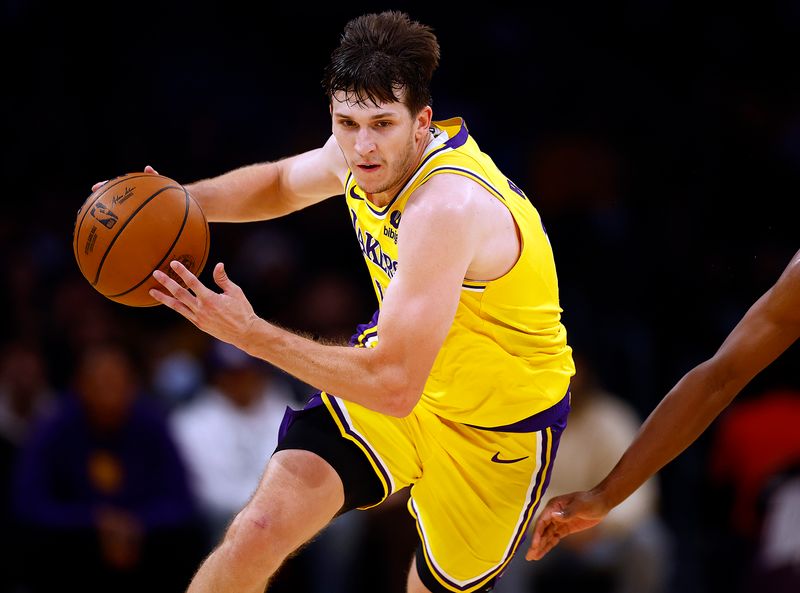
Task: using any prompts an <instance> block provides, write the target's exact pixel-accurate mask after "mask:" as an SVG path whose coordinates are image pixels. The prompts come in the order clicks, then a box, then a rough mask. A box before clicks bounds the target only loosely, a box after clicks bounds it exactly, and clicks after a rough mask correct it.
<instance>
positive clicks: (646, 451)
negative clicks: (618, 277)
mask: <svg viewBox="0 0 800 593" xmlns="http://www.w3.org/2000/svg"><path fill="white" fill-rule="evenodd" d="M709 364H710V363H709V362H706V363H704V364H702V365H700V366H698V367H697V368H695V369H693V370H692V371H690V372H689V373H687V374H686V375H685V376H684V377H683V378H682V379H681V380H680V381H679V382H678V384H677V385H675V387H674V388H673V389H672V390H671V391H670V392H669V393H668V394H667V395H666V397H664V399H663V400H662V401H661V402H660V403H659V405H658V406H657V407H656V408H655V410H653V412H652V413H651V414H650V416H649V417H648V418H647V420H645V422H644V424H643V425H642V428H641V429H640V430H639V433H638V434H637V436H636V438H635V439H634V441H633V443H631V445H630V446H629V447H628V449H627V450H626V452H625V454H624V455H623V456H622V458H621V459H620V460H619V462H618V463H617V465H616V466H615V467H614V469H613V470H611V472H610V473H609V474H608V476H606V478H605V479H604V480H603V481H602V482H600V483H599V484H598V485H597V486H595V488H593V490H592V492H593V493H594V494H595V495H597V496H599V497H601V499H602V500H603V501H604V504H605V506H606V507H607V508H608V509H611V508H613V507H615V506H617V505H618V504H619V503H621V502H622V501H623V500H625V499H626V498H627V497H628V496H630V495H631V494H632V493H633V492H634V491H636V490H637V489H638V488H639V487H641V486H642V484H644V483H645V482H646V481H647V480H648V479H649V478H650V477H652V476H653V475H655V474H656V473H657V472H658V471H659V470H660V469H661V468H662V467H664V466H665V465H666V464H667V463H669V462H670V461H672V460H673V459H674V458H675V457H677V456H678V455H679V454H680V453H681V452H683V451H684V450H685V449H686V448H687V447H688V446H689V445H691V444H692V443H693V442H694V441H695V440H696V439H697V438H698V437H699V436H700V435H701V434H702V433H703V431H705V430H706V428H708V426H709V425H710V424H711V422H712V421H713V420H714V419H715V418H716V417H717V416H718V415H719V414H720V412H721V411H722V410H723V409H725V407H726V406H727V405H728V404H729V403H730V401H731V400H732V399H733V398H734V397H735V396H736V394H737V393H738V391H739V389H740V388H741V386H740V385H739V384H738V383H737V384H734V383H732V382H724V381H723V382H718V383H712V382H710V380H709V377H708V375H709V371H708V365H709Z"/></svg>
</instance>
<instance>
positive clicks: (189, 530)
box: [14, 345, 202, 593]
mask: <svg viewBox="0 0 800 593" xmlns="http://www.w3.org/2000/svg"><path fill="white" fill-rule="evenodd" d="M74 388H75V389H74V393H68V394H66V395H65V396H64V397H63V398H62V399H61V401H59V403H58V406H57V408H56V409H55V410H54V412H53V414H52V415H49V416H48V417H46V418H45V419H43V421H42V422H41V423H40V424H38V425H37V426H36V427H34V430H33V431H32V432H31V436H30V439H29V440H28V441H27V442H26V443H25V445H24V446H23V449H22V450H21V452H20V462H19V466H18V468H17V472H16V475H15V491H14V503H15V508H16V512H17V514H18V517H19V520H20V523H21V526H22V535H23V538H22V541H21V545H22V547H23V549H24V551H25V554H24V557H25V558H27V559H28V562H27V563H26V566H25V568H26V575H27V578H28V580H29V584H30V591H31V592H33V593H36V592H38V591H52V590H55V589H58V588H62V587H63V586H64V584H65V583H69V584H72V585H74V586H76V587H79V589H80V590H81V591H89V592H94V591H104V592H105V591H117V592H127V591H144V590H146V591H154V592H156V591H158V592H160V591H165V592H166V591H178V590H181V589H182V588H183V587H185V585H186V583H188V580H189V577H190V576H191V571H192V570H193V568H194V566H195V565H196V563H197V561H198V559H199V554H201V553H202V550H199V549H198V546H197V540H198V537H197V529H196V525H197V523H196V515H195V504H194V501H193V499H192V496H191V494H190V491H189V488H188V486H187V482H186V477H185V470H184V467H183V465H182V462H181V459H180V457H179V456H178V453H177V450H176V449H175V446H174V444H173V442H172V440H171V437H170V435H169V433H168V432H167V427H166V424H165V422H164V420H163V418H162V417H161V413H160V410H158V409H154V408H153V407H152V404H151V402H149V401H148V400H147V399H146V398H145V397H144V395H142V394H141V393H140V392H139V391H138V389H137V384H136V380H135V374H134V368H133V363H132V360H131V358H130V357H129V355H128V354H127V353H126V352H125V351H124V350H122V349H121V348H119V347H117V346H113V345H95V346H93V347H92V348H90V349H88V350H87V351H85V352H84V353H83V356H82V357H81V358H80V360H79V364H78V366H77V370H76V376H75V385H74ZM43 567H45V569H43Z"/></svg>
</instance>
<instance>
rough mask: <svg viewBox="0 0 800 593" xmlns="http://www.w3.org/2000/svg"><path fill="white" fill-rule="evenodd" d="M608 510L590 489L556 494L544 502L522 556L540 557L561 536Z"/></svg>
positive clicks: (593, 521) (590, 523) (595, 520)
mask: <svg viewBox="0 0 800 593" xmlns="http://www.w3.org/2000/svg"><path fill="white" fill-rule="evenodd" d="M608 510H609V509H607V508H606V507H605V505H604V504H603V503H602V502H601V501H600V499H599V497H598V496H596V495H594V494H592V493H591V492H572V493H571V494H564V495H563V496H557V497H556V498H554V499H552V500H551V501H550V502H548V503H547V506H545V508H544V510H543V511H542V514H541V515H539V519H538V520H537V521H536V527H534V529H533V538H531V545H530V547H529V548H528V552H527V553H526V554H525V559H526V560H540V559H541V558H542V557H543V556H544V555H545V554H547V552H549V551H550V550H552V549H553V548H554V547H555V546H556V545H557V544H558V542H560V541H561V540H562V538H564V537H566V536H568V535H569V534H571V533H575V532H577V531H583V530H584V529H589V528H590V527H594V526H595V525H597V524H598V523H600V521H602V520H603V519H604V518H605V516H606V515H607V514H608Z"/></svg>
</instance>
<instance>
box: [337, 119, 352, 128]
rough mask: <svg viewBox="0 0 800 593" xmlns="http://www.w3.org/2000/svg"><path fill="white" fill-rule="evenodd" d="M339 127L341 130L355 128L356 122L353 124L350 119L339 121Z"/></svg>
mask: <svg viewBox="0 0 800 593" xmlns="http://www.w3.org/2000/svg"><path fill="white" fill-rule="evenodd" d="M339 125H340V126H342V127H343V128H354V127H356V122H354V121H353V120H352V119H340V120H339Z"/></svg>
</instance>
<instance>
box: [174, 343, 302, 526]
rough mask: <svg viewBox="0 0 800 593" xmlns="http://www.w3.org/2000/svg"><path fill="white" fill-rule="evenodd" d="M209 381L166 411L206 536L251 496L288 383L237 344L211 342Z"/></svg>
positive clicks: (288, 398)
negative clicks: (185, 463)
mask: <svg viewBox="0 0 800 593" xmlns="http://www.w3.org/2000/svg"><path fill="white" fill-rule="evenodd" d="M208 367H209V375H210V384H209V385H208V386H207V387H205V388H204V389H202V390H201V391H200V392H199V393H198V394H197V395H196V396H195V398H194V399H193V400H192V401H190V402H188V403H186V404H184V405H182V406H178V407H177V408H175V409H174V410H173V412H172V414H171V416H170V422H171V426H172V429H173V434H174V435H175V438H176V440H177V443H178V446H179V449H180V451H181V452H182V454H183V457H184V459H186V462H187V464H188V468H189V475H190V478H191V482H192V484H193V485H194V491H195V492H196V494H197V496H198V499H199V503H200V506H201V510H202V512H203V515H204V516H205V518H206V520H207V522H208V526H209V535H210V537H211V541H219V539H220V538H221V536H222V533H223V530H224V529H225V527H226V526H227V524H228V523H229V521H230V520H231V519H232V518H233V516H234V515H235V514H236V513H238V512H239V511H240V510H241V509H242V507H243V506H244V505H245V503H246V502H247V501H248V499H249V498H250V496H251V494H252V493H253V492H254V491H255V488H256V486H257V485H258V482H259V479H260V478H261V474H262V472H263V471H264V467H265V466H266V463H267V460H268V459H269V457H270V455H272V452H273V451H274V450H275V446H276V444H277V438H278V428H279V427H280V424H281V420H282V419H283V414H284V411H285V410H286V406H288V405H290V404H294V403H296V402H295V401H294V399H293V397H292V393H291V391H290V389H289V387H288V385H286V384H284V383H283V382H282V381H281V380H280V379H279V378H278V377H277V375H276V374H274V373H270V372H269V367H268V365H267V364H266V363H264V362H263V361H260V360H258V359H256V358H253V357H252V356H249V355H248V354H245V353H244V352H242V351H241V350H239V349H238V348H236V347H234V346H231V345H230V344H226V343H225V342H220V341H214V342H213V343H212V346H211V350H210V355H209V360H208Z"/></svg>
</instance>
